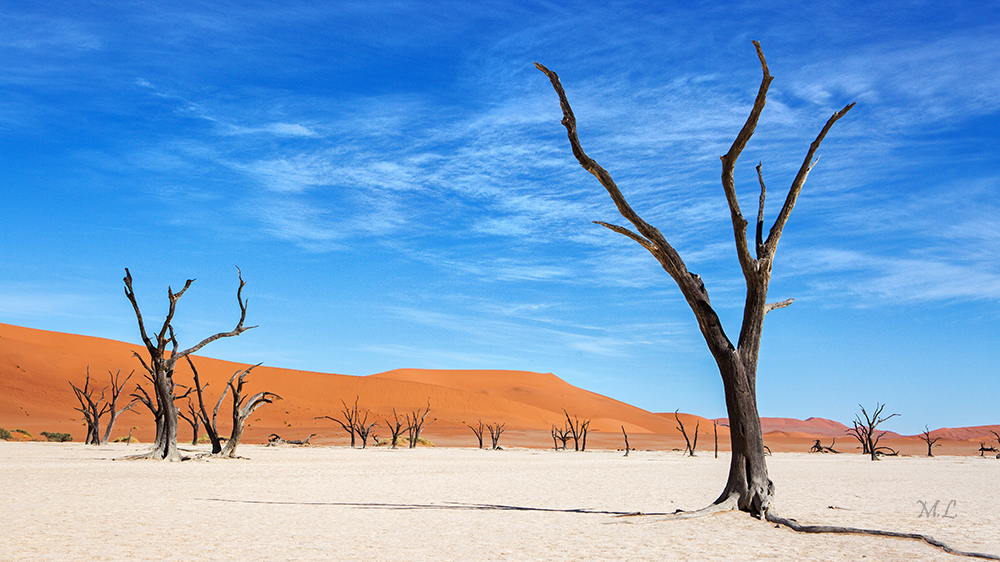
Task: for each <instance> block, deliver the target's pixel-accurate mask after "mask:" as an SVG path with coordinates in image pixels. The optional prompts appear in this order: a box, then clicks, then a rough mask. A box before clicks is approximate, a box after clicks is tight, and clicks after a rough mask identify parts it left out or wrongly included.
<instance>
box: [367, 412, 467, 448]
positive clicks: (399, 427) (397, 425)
mask: <svg viewBox="0 0 1000 562" xmlns="http://www.w3.org/2000/svg"><path fill="white" fill-rule="evenodd" d="M404 425H406V418H404V419H399V415H398V414H396V409H395V408H393V409H392V423H389V420H388V419H386V420H385V426H386V427H387V428H389V433H390V434H391V435H392V442H391V445H390V448H392V449H395V448H396V445H398V444H399V436H400V435H401V434H402V433H403V432H404V431H409V430H410V428H409V427H404ZM479 446H480V448H482V443H481V442H480V445H479Z"/></svg>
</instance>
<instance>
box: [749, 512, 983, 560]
mask: <svg viewBox="0 0 1000 562" xmlns="http://www.w3.org/2000/svg"><path fill="white" fill-rule="evenodd" d="M764 513H765V516H766V518H767V520H768V521H770V522H771V523H775V524H778V525H784V526H785V527H788V528H789V529H791V530H793V531H796V532H799V533H842V534H853V535H875V536H879V537H895V538H900V539H914V540H918V541H924V542H926V543H927V544H929V545H931V546H936V547H937V548H940V549H941V550H943V551H945V552H947V553H948V554H954V555H956V556H968V557H970V558H984V559H986V560H1000V556H996V555H993V554H984V553H981V552H966V551H964V550H958V549H955V548H952V547H950V546H948V545H947V544H945V543H943V542H941V541H939V540H937V539H935V538H934V537H930V536H928V535H921V534H919V533H900V532H897V531H883V530H881V529H858V528H855V527H838V526H835V525H801V524H799V522H798V521H795V520H794V519H786V518H784V517H780V516H778V515H777V514H775V513H774V512H773V511H772V510H770V509H769V510H767V511H765V512H764Z"/></svg>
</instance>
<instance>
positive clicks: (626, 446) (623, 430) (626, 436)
mask: <svg viewBox="0 0 1000 562" xmlns="http://www.w3.org/2000/svg"><path fill="white" fill-rule="evenodd" d="M622 435H624V436H625V456H626V457H627V456H628V453H629V451H630V450H631V448H630V447H629V446H628V433H625V426H624V425H623V426H622Z"/></svg>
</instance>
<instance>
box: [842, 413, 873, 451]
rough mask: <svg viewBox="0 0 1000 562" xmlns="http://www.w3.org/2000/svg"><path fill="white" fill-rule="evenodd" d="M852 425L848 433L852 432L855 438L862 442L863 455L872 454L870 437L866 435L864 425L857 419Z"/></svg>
mask: <svg viewBox="0 0 1000 562" xmlns="http://www.w3.org/2000/svg"><path fill="white" fill-rule="evenodd" d="M852 425H853V427H851V428H849V429H848V430H847V433H848V434H850V435H851V436H852V437H854V438H855V439H857V440H858V442H859V443H861V454H862V455H868V454H870V453H871V452H870V451H869V450H868V439H867V438H866V437H865V432H864V428H863V426H862V425H861V424H860V423H859V422H858V420H856V419H855V420H854V421H853V422H852Z"/></svg>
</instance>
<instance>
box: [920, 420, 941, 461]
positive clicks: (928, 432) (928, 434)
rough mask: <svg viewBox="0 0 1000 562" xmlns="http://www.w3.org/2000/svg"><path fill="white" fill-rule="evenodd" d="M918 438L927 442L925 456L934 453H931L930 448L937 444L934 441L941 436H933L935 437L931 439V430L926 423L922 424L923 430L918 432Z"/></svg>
mask: <svg viewBox="0 0 1000 562" xmlns="http://www.w3.org/2000/svg"><path fill="white" fill-rule="evenodd" d="M920 438H921V439H923V440H924V443H927V456H928V457H933V456H934V453H932V452H931V450H932V449H933V448H934V447H937V446H938V445H936V443H937V442H938V440H940V439H941V438H940V437H935V438H933V439H931V430H930V428H929V427H927V426H926V425H925V426H924V432H923V433H921V434H920Z"/></svg>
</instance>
